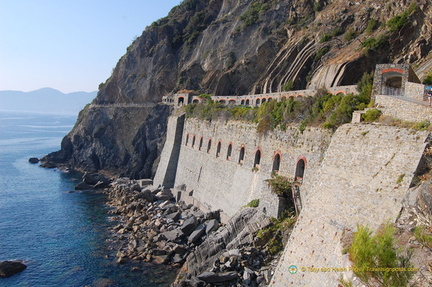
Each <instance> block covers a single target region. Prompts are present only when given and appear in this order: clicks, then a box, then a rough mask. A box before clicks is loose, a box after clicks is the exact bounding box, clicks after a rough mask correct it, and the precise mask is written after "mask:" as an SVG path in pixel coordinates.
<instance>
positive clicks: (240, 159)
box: [238, 146, 245, 164]
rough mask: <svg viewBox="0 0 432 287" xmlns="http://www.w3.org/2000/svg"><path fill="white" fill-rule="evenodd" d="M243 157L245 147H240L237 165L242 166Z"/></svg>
mask: <svg viewBox="0 0 432 287" xmlns="http://www.w3.org/2000/svg"><path fill="white" fill-rule="evenodd" d="M244 156H245V147H244V146H242V147H241V148H240V154H239V160H238V163H239V164H243V162H244Z"/></svg>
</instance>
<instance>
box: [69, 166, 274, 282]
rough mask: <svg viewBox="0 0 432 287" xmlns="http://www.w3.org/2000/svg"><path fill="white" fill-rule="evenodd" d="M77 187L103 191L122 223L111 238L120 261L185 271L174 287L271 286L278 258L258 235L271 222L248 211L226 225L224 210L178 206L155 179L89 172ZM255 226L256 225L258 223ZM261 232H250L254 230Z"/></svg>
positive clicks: (183, 204)
mask: <svg viewBox="0 0 432 287" xmlns="http://www.w3.org/2000/svg"><path fill="white" fill-rule="evenodd" d="M76 188H77V189H95V188H97V189H101V190H103V192H104V193H106V194H107V196H108V199H109V201H108V204H109V205H110V206H111V207H112V210H111V211H110V212H109V213H110V214H112V215H114V216H115V218H117V219H118V222H119V223H118V224H117V225H116V226H114V227H112V228H110V229H111V232H112V238H110V239H109V240H107V242H110V244H112V247H113V248H114V247H115V248H116V250H117V252H116V259H115V260H116V262H117V263H118V264H124V263H128V262H135V263H136V262H148V263H153V264H166V265H170V266H172V267H174V268H180V267H182V268H181V269H180V270H179V274H178V276H177V280H176V281H175V282H174V283H173V284H172V286H267V284H269V283H270V281H269V280H270V279H271V276H272V273H273V269H274V267H275V266H276V263H277V258H274V257H273V256H271V255H270V254H269V253H268V252H266V251H263V250H260V249H259V248H257V247H255V240H256V238H255V237H254V234H253V233H254V232H255V233H256V231H257V230H259V229H260V228H263V227H264V226H267V225H269V224H270V221H269V220H268V219H267V220H263V218H264V217H263V215H262V214H259V213H258V211H257V209H254V208H245V209H244V210H242V211H240V212H239V215H238V216H236V218H233V222H231V221H230V222H228V223H227V224H226V225H224V224H221V222H220V216H219V211H214V212H208V213H204V212H202V211H201V210H199V209H198V208H197V207H194V206H192V205H187V204H185V203H184V202H182V201H180V202H176V201H175V199H174V197H173V194H172V192H171V191H170V190H164V189H163V187H161V186H159V187H155V186H153V182H152V181H151V180H130V179H127V178H116V179H112V180H111V179H108V178H106V177H104V176H102V175H99V174H84V175H83V182H81V183H80V184H78V185H77V187H76ZM253 222H255V223H253ZM249 225H250V226H256V230H250V229H249V228H250V226H249Z"/></svg>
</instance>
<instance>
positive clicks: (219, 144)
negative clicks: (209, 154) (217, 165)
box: [216, 142, 222, 157]
mask: <svg viewBox="0 0 432 287" xmlns="http://www.w3.org/2000/svg"><path fill="white" fill-rule="evenodd" d="M221 147H222V143H221V142H218V144H217V148H216V157H219V156H220V151H221Z"/></svg>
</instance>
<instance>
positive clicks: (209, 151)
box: [207, 139, 211, 153]
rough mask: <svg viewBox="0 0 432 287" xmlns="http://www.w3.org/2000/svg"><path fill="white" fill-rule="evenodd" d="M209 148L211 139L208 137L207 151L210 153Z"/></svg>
mask: <svg viewBox="0 0 432 287" xmlns="http://www.w3.org/2000/svg"><path fill="white" fill-rule="evenodd" d="M210 149H211V139H209V141H208V144H207V153H210Z"/></svg>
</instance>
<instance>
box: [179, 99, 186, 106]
mask: <svg viewBox="0 0 432 287" xmlns="http://www.w3.org/2000/svg"><path fill="white" fill-rule="evenodd" d="M184 100H185V99H184V97H179V98H178V105H179V106H182V105H183V104H184Z"/></svg>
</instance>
